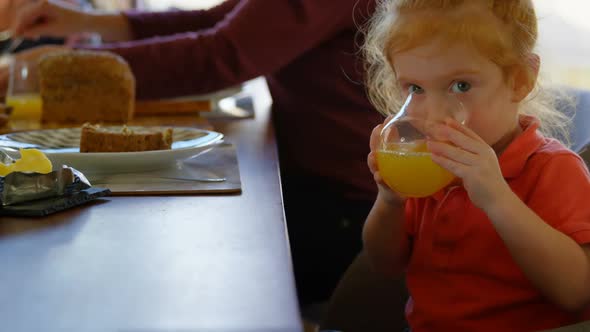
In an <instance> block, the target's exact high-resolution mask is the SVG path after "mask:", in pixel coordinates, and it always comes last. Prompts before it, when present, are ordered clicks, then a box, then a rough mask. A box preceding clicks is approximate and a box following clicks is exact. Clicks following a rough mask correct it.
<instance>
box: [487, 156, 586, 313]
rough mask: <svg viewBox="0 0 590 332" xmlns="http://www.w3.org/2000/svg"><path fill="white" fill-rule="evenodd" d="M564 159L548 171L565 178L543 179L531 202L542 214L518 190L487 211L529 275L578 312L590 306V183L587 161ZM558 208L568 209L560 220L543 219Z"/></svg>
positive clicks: (556, 299)
mask: <svg viewBox="0 0 590 332" xmlns="http://www.w3.org/2000/svg"><path fill="white" fill-rule="evenodd" d="M558 158H559V161H557V160H556V161H553V162H552V165H548V166H547V167H546V168H545V169H544V171H543V173H542V174H543V177H552V176H553V177H554V179H555V178H561V179H563V180H562V182H561V183H560V184H559V186H557V187H555V181H553V182H552V183H551V184H547V185H545V183H546V182H545V181H544V179H541V180H540V181H539V183H538V184H537V188H536V192H535V193H534V194H533V195H534V196H537V197H533V202H532V203H530V204H532V207H533V208H534V209H535V210H537V213H536V212H535V211H533V209H531V208H530V207H529V206H527V205H526V204H525V203H523V201H522V200H521V199H520V198H519V197H518V196H516V194H514V193H513V192H512V191H509V192H507V193H506V195H505V196H504V197H503V198H502V199H500V200H498V201H497V202H496V203H495V204H494V205H492V206H490V207H488V208H487V209H486V212H487V214H488V216H489V218H490V220H491V221H492V223H493V224H494V227H495V228H496V231H497V232H498V234H499V235H500V237H501V238H502V240H503V241H504V243H505V244H506V247H507V248H508V250H509V251H510V253H511V255H512V258H513V259H514V261H515V262H516V264H517V265H518V266H519V267H520V268H521V269H522V271H523V272H524V274H525V275H526V276H527V278H528V279H529V280H530V281H531V282H532V283H533V284H534V285H535V286H536V287H537V288H538V289H540V290H541V291H542V292H543V293H544V294H545V295H546V296H547V297H548V298H549V299H551V300H553V301H554V302H555V303H556V304H558V305H560V306H561V307H563V308H564V309H567V310H571V311H577V310H581V309H583V308H584V307H585V306H586V305H588V304H590V213H588V212H587V211H588V210H589V208H588V207H587V206H588V202H587V199H588V197H590V196H589V194H590V189H589V188H590V182H589V180H588V177H587V175H585V174H584V173H583V172H582V167H583V166H582V165H580V164H581V163H582V162H581V161H578V160H577V159H575V157H574V156H562V157H558ZM560 174H567V175H566V176H560ZM550 185H551V186H552V187H550ZM555 211H563V212H562V213H559V219H560V220H543V218H542V216H543V215H545V214H547V215H552V216H553V218H555V217H554V216H555V214H556V212H555ZM546 219H548V218H546ZM549 223H552V224H554V225H550V224H549Z"/></svg>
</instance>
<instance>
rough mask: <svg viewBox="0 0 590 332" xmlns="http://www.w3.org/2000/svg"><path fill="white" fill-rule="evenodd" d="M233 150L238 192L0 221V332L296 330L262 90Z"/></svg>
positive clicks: (231, 124) (111, 202) (235, 127)
mask: <svg viewBox="0 0 590 332" xmlns="http://www.w3.org/2000/svg"><path fill="white" fill-rule="evenodd" d="M257 91H258V92H257V95H256V97H257V99H256V102H257V110H256V111H257V114H256V119H253V120H239V121H228V122H225V123H213V124H214V126H215V127H216V129H217V130H219V131H221V132H223V133H225V134H226V135H227V137H228V140H230V141H232V142H234V143H236V144H237V147H238V159H239V163H240V171H241V176H242V183H243V193H242V194H241V195H234V196H164V197H112V198H107V199H105V200H103V201H101V202H97V203H94V204H91V205H90V206H84V207H81V208H77V209H74V210H70V211H67V212H63V213H60V214H57V215H54V216H51V217H47V218H41V219H16V218H4V219H1V220H0V322H1V323H0V324H1V325H0V326H1V327H0V330H2V331H11V332H20V331H26V332H33V331H35V332H53V331H56V332H57V331H60V332H61V331H76V332H84V331H92V332H94V331H101V332H102V331H113V332H114V331H118V332H164V331H166V332H169V331H170V332H171V331H183V332H192V331H195V332H196V331H199V332H207V331H210V332H225V331H228V332H229V331H232V332H265V331H268V332H270V331H273V332H291V331H293V332H294V331H300V330H301V324H300V320H299V310H298V306H297V301H296V293H295V288H294V282H293V273H292V268H291V261H290V255H289V248H288V241H287V234H286V229H285V223H284V214H283V204H282V199H281V191H280V183H279V173H278V163H277V153H276V145H275V139H274V131H273V127H272V125H271V123H270V114H269V105H270V101H269V99H268V98H265V97H266V96H267V92H265V91H263V92H260V91H261V90H257Z"/></svg>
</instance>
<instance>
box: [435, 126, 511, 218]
mask: <svg viewBox="0 0 590 332" xmlns="http://www.w3.org/2000/svg"><path fill="white" fill-rule="evenodd" d="M434 136H435V138H436V139H437V141H433V140H429V142H428V149H429V150H430V152H431V153H432V160H433V161H434V162H435V163H437V164H439V165H440V166H442V167H443V168H445V169H447V170H448V171H449V172H451V173H453V174H455V175H456V176H458V177H460V178H461V179H462V180H463V185H464V187H465V189H466V190H467V193H468V194H469V198H470V199H471V201H472V202H473V204H475V205H476V206H477V207H479V208H481V209H483V210H484V211H487V210H488V208H489V207H491V206H492V205H493V204H494V203H495V202H497V201H498V199H499V198H501V197H503V195H505V193H506V192H507V190H510V187H509V186H508V184H507V183H506V181H505V180H504V177H503V176H502V171H501V170H500V165H499V163H498V157H497V156H496V153H495V151H494V150H493V149H492V147H490V146H489V145H488V144H487V143H486V142H484V140H483V139H482V138H481V137H479V136H478V135H477V134H476V133H474V132H473V131H472V130H470V129H469V128H467V127H465V126H463V125H462V124H460V123H458V122H456V121H454V120H448V121H447V122H446V125H440V126H438V127H437V128H436V130H435V135H434ZM445 142H449V143H445Z"/></svg>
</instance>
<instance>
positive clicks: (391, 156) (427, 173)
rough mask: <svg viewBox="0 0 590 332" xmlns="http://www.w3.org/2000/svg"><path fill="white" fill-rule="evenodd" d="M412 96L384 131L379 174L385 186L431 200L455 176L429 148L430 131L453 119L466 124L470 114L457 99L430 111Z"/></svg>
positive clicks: (378, 152) (451, 99)
mask: <svg viewBox="0 0 590 332" xmlns="http://www.w3.org/2000/svg"><path fill="white" fill-rule="evenodd" d="M419 99H420V98H419V97H417V96H415V95H412V94H410V95H409V96H408V98H407V100H406V102H405V103H404V105H403V106H402V108H401V109H400V111H399V112H398V113H396V115H395V117H393V118H392V119H391V120H389V121H387V123H386V124H385V125H384V126H383V130H382V131H381V146H380V148H379V150H378V151H377V165H378V167H379V173H380V174H381V176H382V177H383V180H384V181H385V183H386V184H387V185H388V186H389V187H390V188H391V189H392V190H394V191H395V192H398V193H399V194H401V195H403V196H405V197H427V196H431V195H433V194H435V193H436V192H438V191H440V190H441V189H443V188H445V187H446V186H448V185H449V184H450V183H451V182H453V180H454V179H455V176H454V175H453V174H452V173H450V172H449V171H447V170H446V169H444V168H442V167H441V166H439V165H438V164H436V163H435V162H434V161H432V159H431V153H430V152H429V151H428V148H427V145H426V138H427V137H428V136H429V135H428V132H429V130H431V129H432V128H433V126H434V125H435V124H437V123H442V122H443V121H444V119H446V118H449V117H452V118H454V119H457V120H458V121H459V122H462V123H465V121H466V117H467V113H466V111H465V109H464V107H463V105H462V104H461V103H460V102H459V101H458V100H457V99H456V98H455V97H453V96H449V97H448V101H447V103H446V105H444V103H441V105H440V106H439V107H437V109H436V110H431V109H428V107H427V106H426V105H425V103H424V102H423V100H419Z"/></svg>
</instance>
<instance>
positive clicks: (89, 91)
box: [39, 51, 135, 123]
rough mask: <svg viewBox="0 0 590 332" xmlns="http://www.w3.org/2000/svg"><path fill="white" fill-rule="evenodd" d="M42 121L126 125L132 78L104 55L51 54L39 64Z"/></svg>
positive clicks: (119, 61) (111, 57)
mask: <svg viewBox="0 0 590 332" xmlns="http://www.w3.org/2000/svg"><path fill="white" fill-rule="evenodd" d="M39 76H40V78H39V79H40V89H41V98H42V100H43V112H42V116H41V119H42V121H43V122H70V123H71V122H75V123H84V122H107V123H126V122H127V121H129V120H130V119H131V118H132V117H133V111H134V108H135V78H134V77H133V73H132V72H131V69H130V68H129V65H128V64H127V62H125V60H123V58H121V57H120V56H118V55H115V54H112V53H108V52H94V51H66V52H58V53H52V54H49V55H47V56H45V57H43V58H42V59H41V60H40V62H39Z"/></svg>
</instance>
